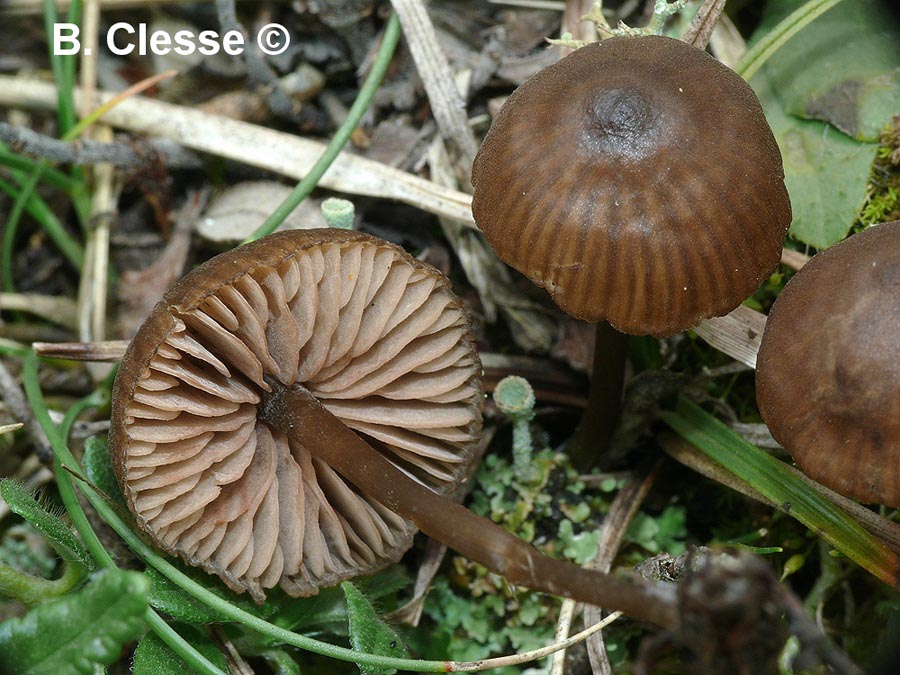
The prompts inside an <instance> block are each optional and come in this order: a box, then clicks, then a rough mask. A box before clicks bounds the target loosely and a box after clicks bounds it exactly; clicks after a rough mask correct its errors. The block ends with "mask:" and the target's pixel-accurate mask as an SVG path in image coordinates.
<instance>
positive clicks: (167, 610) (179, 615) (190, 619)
mask: <svg viewBox="0 0 900 675" xmlns="http://www.w3.org/2000/svg"><path fill="white" fill-rule="evenodd" d="M144 574H145V575H146V576H147V579H148V581H149V582H150V596H149V597H150V604H151V605H152V606H153V608H154V609H156V610H158V611H160V612H163V613H164V614H168V615H169V616H171V617H172V618H174V619H177V620H178V621H184V622H186V623H191V624H206V623H215V622H217V621H222V620H223V619H222V616H221V615H219V614H218V613H217V612H216V611H215V610H214V609H212V608H211V607H209V606H207V605H206V604H204V603H202V602H200V601H199V600H197V599H196V598H195V597H193V596H192V595H188V594H187V593H185V592H184V591H183V590H181V589H180V588H178V586H176V585H175V584H173V583H172V582H171V581H169V579H167V578H166V577H164V576H163V575H162V574H160V573H159V572H157V571H156V570H155V569H154V568H152V567H148V568H147V570H146V571H145V572H144Z"/></svg>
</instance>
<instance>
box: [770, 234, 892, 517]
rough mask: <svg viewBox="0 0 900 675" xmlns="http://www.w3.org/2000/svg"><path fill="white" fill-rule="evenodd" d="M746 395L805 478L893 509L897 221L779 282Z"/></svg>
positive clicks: (840, 246)
mask: <svg viewBox="0 0 900 675" xmlns="http://www.w3.org/2000/svg"><path fill="white" fill-rule="evenodd" d="M756 397H757V402H758V404H759V410H760V413H761V414H762V416H763V419H764V420H765V422H766V424H768V426H769V429H771V431H772V435H773V436H774V437H775V439H776V440H777V441H778V442H779V443H781V444H782V445H783V446H784V447H785V448H786V449H787V450H788V451H789V452H790V453H791V455H792V456H793V458H794V460H795V461H796V462H797V465H798V466H799V467H800V469H801V470H802V471H803V472H804V473H805V474H807V475H808V476H809V477H811V478H812V479H814V480H816V481H818V482H819V483H822V484H823V485H826V486H827V487H830V488H831V489H832V490H834V491H835V492H838V493H840V494H842V495H844V496H846V497H850V498H852V499H855V500H857V501H860V502H863V503H870V504H871V503H877V504H884V505H886V506H890V507H892V508H897V507H900V221H894V222H891V223H884V224H881V225H876V226H873V227H870V228H869V229H867V230H864V231H862V232H860V233H858V234H854V235H853V236H851V237H850V238H848V239H846V240H844V241H843V242H841V243H839V244H836V245H835V246H832V247H831V248H829V249H826V250H824V251H822V252H821V253H819V254H817V255H815V256H813V258H812V259H811V260H810V261H809V262H808V263H807V264H806V265H804V267H803V268H802V269H801V270H800V271H799V272H798V273H797V274H796V275H795V276H794V277H793V278H792V279H791V280H790V281H789V282H788V283H787V285H786V286H785V287H784V289H783V290H782V292H781V294H780V295H779V296H778V298H777V299H776V301H775V303H774V305H773V306H772V309H771V311H770V312H769V318H768V320H767V322H766V329H765V332H764V333H763V338H762V345H761V347H760V351H759V357H758V359H757V372H756Z"/></svg>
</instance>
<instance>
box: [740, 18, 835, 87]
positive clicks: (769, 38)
mask: <svg viewBox="0 0 900 675" xmlns="http://www.w3.org/2000/svg"><path fill="white" fill-rule="evenodd" d="M839 2H841V0H809V2H807V3H806V4H804V5H803V6H802V7H800V8H798V9H797V10H796V11H794V12H792V13H791V14H790V15H789V16H787V17H786V18H785V19H784V21H782V22H781V23H779V24H778V25H777V26H775V28H773V29H772V31H771V32H770V33H769V34H768V35H766V36H765V37H764V38H763V39H761V40H760V41H759V42H757V43H756V44H755V45H753V47H751V48H750V49H748V50H747V53H746V54H744V56H743V57H742V58H741V60H740V62H739V63H738V64H737V66H735V68H734V70H735V72H736V73H737V74H738V75H740V76H741V77H743V78H744V79H745V80H749V79H750V78H751V77H753V76H754V75H755V74H756V71H758V70H759V69H760V68H762V67H763V65H765V63H766V61H768V60H769V58H770V57H771V56H772V54H774V53H775V52H777V51H778V50H779V49H781V47H783V46H784V44H785V43H786V42H787V41H788V40H790V39H791V38H792V37H793V36H794V35H795V34H796V33H797V32H798V31H799V30H801V29H802V28H804V27H805V26H806V25H808V24H809V23H810V22H812V21H813V20H815V19H816V18H817V17H818V16H819V15H820V14H823V13H824V12H827V11H828V10H829V9H831V8H832V7H834V6H835V5H836V4H838V3H839Z"/></svg>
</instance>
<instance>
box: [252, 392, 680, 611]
mask: <svg viewBox="0 0 900 675" xmlns="http://www.w3.org/2000/svg"><path fill="white" fill-rule="evenodd" d="M262 417H263V420H264V421H265V422H266V423H267V424H268V425H269V426H270V427H272V428H273V429H276V430H278V431H281V432H282V433H284V434H286V435H288V436H293V437H295V438H297V440H298V441H299V442H301V443H302V444H303V446H304V447H306V448H308V449H309V451H310V452H311V453H312V454H313V455H314V456H316V457H318V458H319V459H321V460H323V461H324V462H326V463H328V464H329V465H330V466H331V467H333V468H334V469H335V470H336V471H338V472H339V473H340V474H341V475H342V476H344V477H345V478H346V479H347V480H349V481H350V482H351V483H353V484H354V485H355V486H356V487H357V488H358V489H359V490H361V491H362V492H364V493H365V494H367V495H369V496H371V497H374V498H375V499H377V500H378V501H380V502H381V503H382V504H384V505H385V506H387V507H388V508H389V509H391V510H392V511H394V512H395V513H397V514H399V515H401V516H403V517H404V518H408V519H409V520H411V521H412V522H413V523H415V525H416V526H417V527H418V528H419V529H420V530H422V531H423V532H425V533H426V534H428V535H429V536H431V537H434V538H435V539H437V540H438V541H440V542H442V543H444V544H446V545H447V546H449V547H450V548H452V549H454V550H456V551H458V552H459V553H461V554H463V555H464V556H466V557H467V558H469V559H471V560H474V561H475V562H478V563H481V564H482V565H484V566H485V567H487V568H488V569H490V570H492V571H493V572H496V573H497V574H501V575H503V576H504V577H506V578H507V579H508V580H509V581H510V582H512V583H513V584H515V585H518V586H525V587H527V588H530V589H532V590H536V591H542V592H545V593H550V594H553V595H561V596H564V597H567V598H572V599H573V600H578V601H580V602H586V603H590V604H592V605H597V606H600V607H604V608H606V609H610V610H621V611H622V612H624V613H625V614H628V615H629V616H632V617H634V618H636V619H640V620H642V621H647V622H649V623H653V624H656V625H658V626H662V627H665V628H674V627H676V626H677V624H678V612H677V609H676V591H675V587H674V586H672V585H668V584H664V583H659V582H647V581H645V580H643V579H639V578H637V577H634V578H628V577H621V576H612V575H609V574H604V573H601V572H596V571H593V570H588V569H585V568H583V567H579V566H577V565H574V564H572V563H569V562H564V561H560V560H554V559H553V558H549V557H547V556H545V555H543V554H541V553H540V552H538V551H537V550H536V549H535V548H533V547H532V546H530V545H529V544H528V543H526V542H525V541H523V540H521V539H519V538H518V537H516V536H515V535H513V534H511V533H509V532H507V531H506V530H504V529H503V528H502V527H500V526H499V525H497V524H495V523H493V522H491V521H490V520H487V519H486V518H482V517H481V516H478V515H476V514H474V513H472V512H471V511H469V510H468V509H466V508H464V507H463V506H460V505H459V504H457V503H455V502H453V501H451V500H450V499H448V498H447V497H444V496H441V495H438V494H436V493H434V492H432V491H431V490H429V489H428V488H426V487H425V486H423V485H421V484H420V483H418V482H416V481H415V480H413V479H411V478H410V477H409V476H407V475H406V474H405V473H403V472H402V471H400V470H399V469H398V468H397V467H396V466H394V465H393V464H391V463H390V462H389V461H388V460H387V459H385V458H384V457H383V456H382V455H381V454H380V453H379V452H378V451H377V450H375V449H374V448H372V447H371V446H370V445H369V444H368V443H366V442H365V441H364V440H363V439H362V438H360V437H359V436H357V435H356V434H355V433H354V432H353V431H351V430H350V429H349V428H348V427H347V426H346V425H344V423H343V422H341V421H340V420H339V419H338V418H337V417H335V416H334V415H333V414H331V413H330V412H328V410H326V409H325V407H324V406H323V405H322V404H321V403H319V401H318V400H317V399H316V398H315V397H314V396H313V395H312V394H310V393H309V391H307V390H306V389H305V388H303V387H302V386H299V385H294V386H293V387H291V388H287V387H284V386H280V385H277V384H275V385H274V386H273V392H272V394H270V395H269V396H267V398H266V400H265V401H264V404H263V415H262Z"/></svg>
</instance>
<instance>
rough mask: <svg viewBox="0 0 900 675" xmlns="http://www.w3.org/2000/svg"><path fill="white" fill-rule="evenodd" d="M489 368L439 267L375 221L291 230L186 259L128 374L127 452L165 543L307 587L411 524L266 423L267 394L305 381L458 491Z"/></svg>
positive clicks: (396, 553)
mask: <svg viewBox="0 0 900 675" xmlns="http://www.w3.org/2000/svg"><path fill="white" fill-rule="evenodd" d="M480 374H481V365H480V362H479V360H478V356H477V353H476V352H475V349H474V340H473V337H472V335H471V332H470V328H469V322H468V317H467V315H466V312H465V309H464V307H463V305H462V303H461V302H460V301H459V299H458V298H456V296H454V295H453V293H452V292H451V290H450V287H449V283H448V282H447V280H446V279H445V278H444V277H443V275H441V274H440V273H439V272H437V271H436V270H435V269H433V268H431V267H430V266H428V265H425V264H423V263H421V262H419V261H417V260H415V259H414V258H412V257H411V256H409V255H408V254H407V253H406V252H404V251H403V250H402V249H400V248H399V247H397V246H394V245H393V244H389V243H387V242H384V241H381V240H379V239H376V238H374V237H371V236H368V235H364V234H359V233H355V232H349V231H342V230H306V231H290V232H281V233H277V234H274V235H271V236H269V237H266V238H265V239H261V240H259V241H257V242H255V243H253V244H249V245H247V246H244V247H241V248H238V249H234V250H231V251H229V252H227V253H224V254H222V255H220V256H217V257H216V258H213V259H212V260H210V261H209V262H207V263H206V264H204V265H202V266H201V267H199V268H197V269H196V270H194V271H193V272H191V273H190V274H188V275H186V276H185V277H184V278H183V279H181V281H179V282H178V283H177V284H176V285H175V286H174V287H173V288H172V289H171V290H170V291H169V292H168V293H167V294H166V296H165V298H164V299H163V301H162V302H160V303H159V304H158V305H157V306H156V308H155V309H154V310H153V312H152V313H151V315H150V316H149V317H148V318H147V320H146V321H145V323H144V324H143V326H142V327H141V329H140V330H139V332H138V334H137V336H136V337H135V338H134V340H133V341H132V343H131V345H130V346H129V348H128V351H127V352H126V354H125V357H124V360H123V361H122V365H121V367H120V370H119V373H118V376H117V378H116V383H115V388H114V392H113V414H112V429H111V430H110V449H111V454H112V458H113V465H114V467H115V471H116V475H117V477H118V479H119V483H120V485H121V486H122V490H123V492H124V493H125V497H126V500H127V502H128V505H129V507H130V509H131V511H132V512H133V513H134V516H135V518H136V520H137V522H138V524H139V525H140V526H141V527H142V528H143V529H144V530H145V531H146V532H148V533H149V534H150V536H151V537H152V538H153V539H154V541H156V542H157V543H158V544H159V546H160V547H162V548H163V549H165V550H166V551H169V552H171V553H174V554H177V555H178V556H180V557H181V558H183V559H184V560H185V561H187V562H188V563H190V564H192V565H196V566H199V567H202V568H204V569H205V570H207V571H209V572H211V573H214V574H217V575H219V576H220V577H221V578H222V579H223V580H224V581H225V582H226V583H227V584H228V585H229V586H230V587H231V588H233V589H234V590H236V591H239V592H240V591H249V592H250V593H251V595H253V596H254V598H256V599H261V598H263V597H264V591H263V589H266V588H272V587H274V586H275V585H277V584H280V585H281V586H282V588H283V589H284V590H285V591H286V592H287V593H289V594H291V595H294V596H299V595H310V594H313V593H315V592H316V591H317V589H318V588H319V587H322V586H327V585H331V584H334V583H337V582H339V581H340V580H342V579H345V578H348V577H351V576H355V575H358V574H364V573H367V572H372V571H375V570H377V569H379V568H381V567H383V566H384V565H386V564H388V563H390V562H393V561H395V560H397V559H399V558H400V556H401V555H402V554H403V552H404V551H405V550H406V549H407V548H408V547H409V546H410V544H411V541H412V536H413V534H414V527H413V525H412V524H411V523H409V522H408V521H406V520H404V519H402V518H401V517H400V516H398V515H396V514H395V513H393V512H392V511H390V510H389V509H388V508H387V507H385V506H384V505H383V504H381V503H379V502H378V501H375V500H374V499H372V498H369V497H367V496H366V495H364V494H360V492H359V491H358V490H357V489H356V488H355V487H354V486H353V485H352V484H350V483H348V482H347V481H346V480H345V479H344V478H343V477H342V476H341V475H340V474H338V473H337V472H336V471H335V470H334V469H333V468H331V467H329V466H328V465H327V464H325V463H324V462H323V461H321V460H320V459H319V458H317V457H315V456H313V455H311V454H310V452H309V450H307V448H306V447H304V446H303V445H302V443H301V442H299V441H295V440H294V439H293V438H291V439H289V438H288V437H287V436H286V435H285V434H283V433H280V432H278V431H277V430H273V429H271V428H270V427H269V426H268V425H267V424H266V423H265V422H264V421H262V417H263V416H264V415H263V409H264V407H265V406H266V404H267V395H268V394H269V393H270V392H272V391H273V389H284V387H290V386H291V385H294V384H300V385H303V386H304V387H306V389H308V390H309V391H310V392H312V393H313V394H314V395H315V396H316V397H317V398H318V399H319V400H320V401H321V403H322V404H323V405H324V406H325V407H326V408H327V409H328V410H329V411H331V412H332V413H333V414H334V415H336V416H337V417H338V418H340V419H341V420H343V422H344V423H345V424H346V425H347V426H348V427H350V428H351V429H353V430H355V431H356V432H357V433H359V434H361V435H362V436H363V437H364V438H366V439H367V440H368V441H369V442H370V443H371V444H372V445H373V446H374V447H376V448H377V449H378V450H379V451H380V452H381V453H382V454H383V455H384V456H385V457H386V458H387V459H388V460H389V461H390V462H392V463H393V464H394V465H396V466H397V467H398V468H400V469H401V470H402V471H403V472H404V473H406V474H407V475H409V476H411V477H412V478H413V479H414V480H416V481H418V482H419V483H421V484H423V485H425V486H427V487H429V488H430V489H432V490H434V491H435V492H438V493H440V494H452V493H453V492H454V490H455V489H456V488H457V486H458V485H459V484H460V482H461V481H462V480H464V479H465V478H466V477H467V476H468V474H469V473H470V472H471V470H472V469H473V464H474V460H475V455H474V452H473V450H474V444H475V442H476V439H477V438H478V436H479V433H480V428H481V400H482V390H481V381H480ZM279 385H283V387H282V386H279ZM299 435H300V436H301V438H302V431H301V433H300V434H299Z"/></svg>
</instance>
